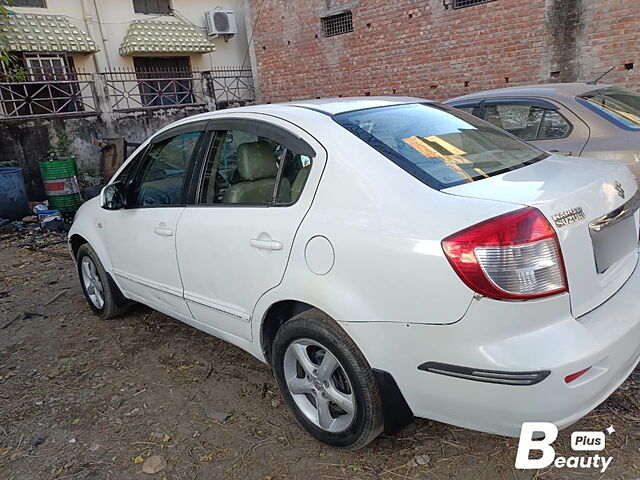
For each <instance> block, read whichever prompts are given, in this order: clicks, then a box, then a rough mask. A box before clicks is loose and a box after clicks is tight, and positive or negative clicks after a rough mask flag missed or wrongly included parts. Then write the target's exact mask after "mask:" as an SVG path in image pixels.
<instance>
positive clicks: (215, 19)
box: [205, 9, 238, 35]
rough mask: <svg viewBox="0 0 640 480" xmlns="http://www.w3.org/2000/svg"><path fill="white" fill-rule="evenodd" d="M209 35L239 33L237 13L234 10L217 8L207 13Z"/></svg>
mask: <svg viewBox="0 0 640 480" xmlns="http://www.w3.org/2000/svg"><path fill="white" fill-rule="evenodd" d="M205 18H206V19H207V33H208V34H209V35H235V34H236V33H238V27H237V25H236V14H235V13H233V10H226V9H216V10H210V11H208V12H206V13H205Z"/></svg>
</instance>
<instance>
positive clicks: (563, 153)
mask: <svg viewBox="0 0 640 480" xmlns="http://www.w3.org/2000/svg"><path fill="white" fill-rule="evenodd" d="M549 153H557V154H558V155H566V156H567V157H570V156H571V153H572V152H567V151H563V150H549Z"/></svg>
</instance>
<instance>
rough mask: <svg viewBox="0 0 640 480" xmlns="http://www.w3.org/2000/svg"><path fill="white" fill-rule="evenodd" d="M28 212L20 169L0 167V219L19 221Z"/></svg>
mask: <svg viewBox="0 0 640 480" xmlns="http://www.w3.org/2000/svg"><path fill="white" fill-rule="evenodd" d="M28 210H29V203H28V201H27V189H26V187H25V186H24V178H23V177H22V169H21V168H18V167H0V218H8V219H9V220H20V219H21V218H22V217H24V216H25V215H26V214H27V213H28Z"/></svg>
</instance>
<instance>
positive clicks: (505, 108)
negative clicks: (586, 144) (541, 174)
mask: <svg viewBox="0 0 640 480" xmlns="http://www.w3.org/2000/svg"><path fill="white" fill-rule="evenodd" d="M484 119H485V120H486V121H488V122H489V123H492V124H493V125H495V126H496V127H499V128H502V129H503V130H506V131H507V132H509V133H511V134H513V135H515V136H517V137H520V138H521V139H523V140H550V139H554V138H556V139H557V138H564V137H566V136H567V135H568V134H569V133H570V132H571V125H570V124H569V122H568V121H567V120H566V119H565V118H564V117H563V116H562V115H561V114H560V113H558V112H557V111H555V110H551V109H548V108H543V107H539V106H537V105H525V104H508V103H505V104H499V105H487V106H486V107H485V116H484Z"/></svg>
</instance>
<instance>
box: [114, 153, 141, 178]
mask: <svg viewBox="0 0 640 480" xmlns="http://www.w3.org/2000/svg"><path fill="white" fill-rule="evenodd" d="M145 151H146V149H142V151H140V152H138V154H137V155H136V156H135V157H134V158H132V159H131V161H130V162H129V163H127V165H126V166H125V167H124V168H123V169H122V170H121V171H120V173H119V174H118V175H117V176H116V178H115V181H116V182H120V183H122V185H124V186H125V187H127V186H129V185H130V184H131V183H132V182H133V181H134V174H135V171H136V169H137V168H138V166H139V165H140V162H142V159H143V157H144V153H145Z"/></svg>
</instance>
